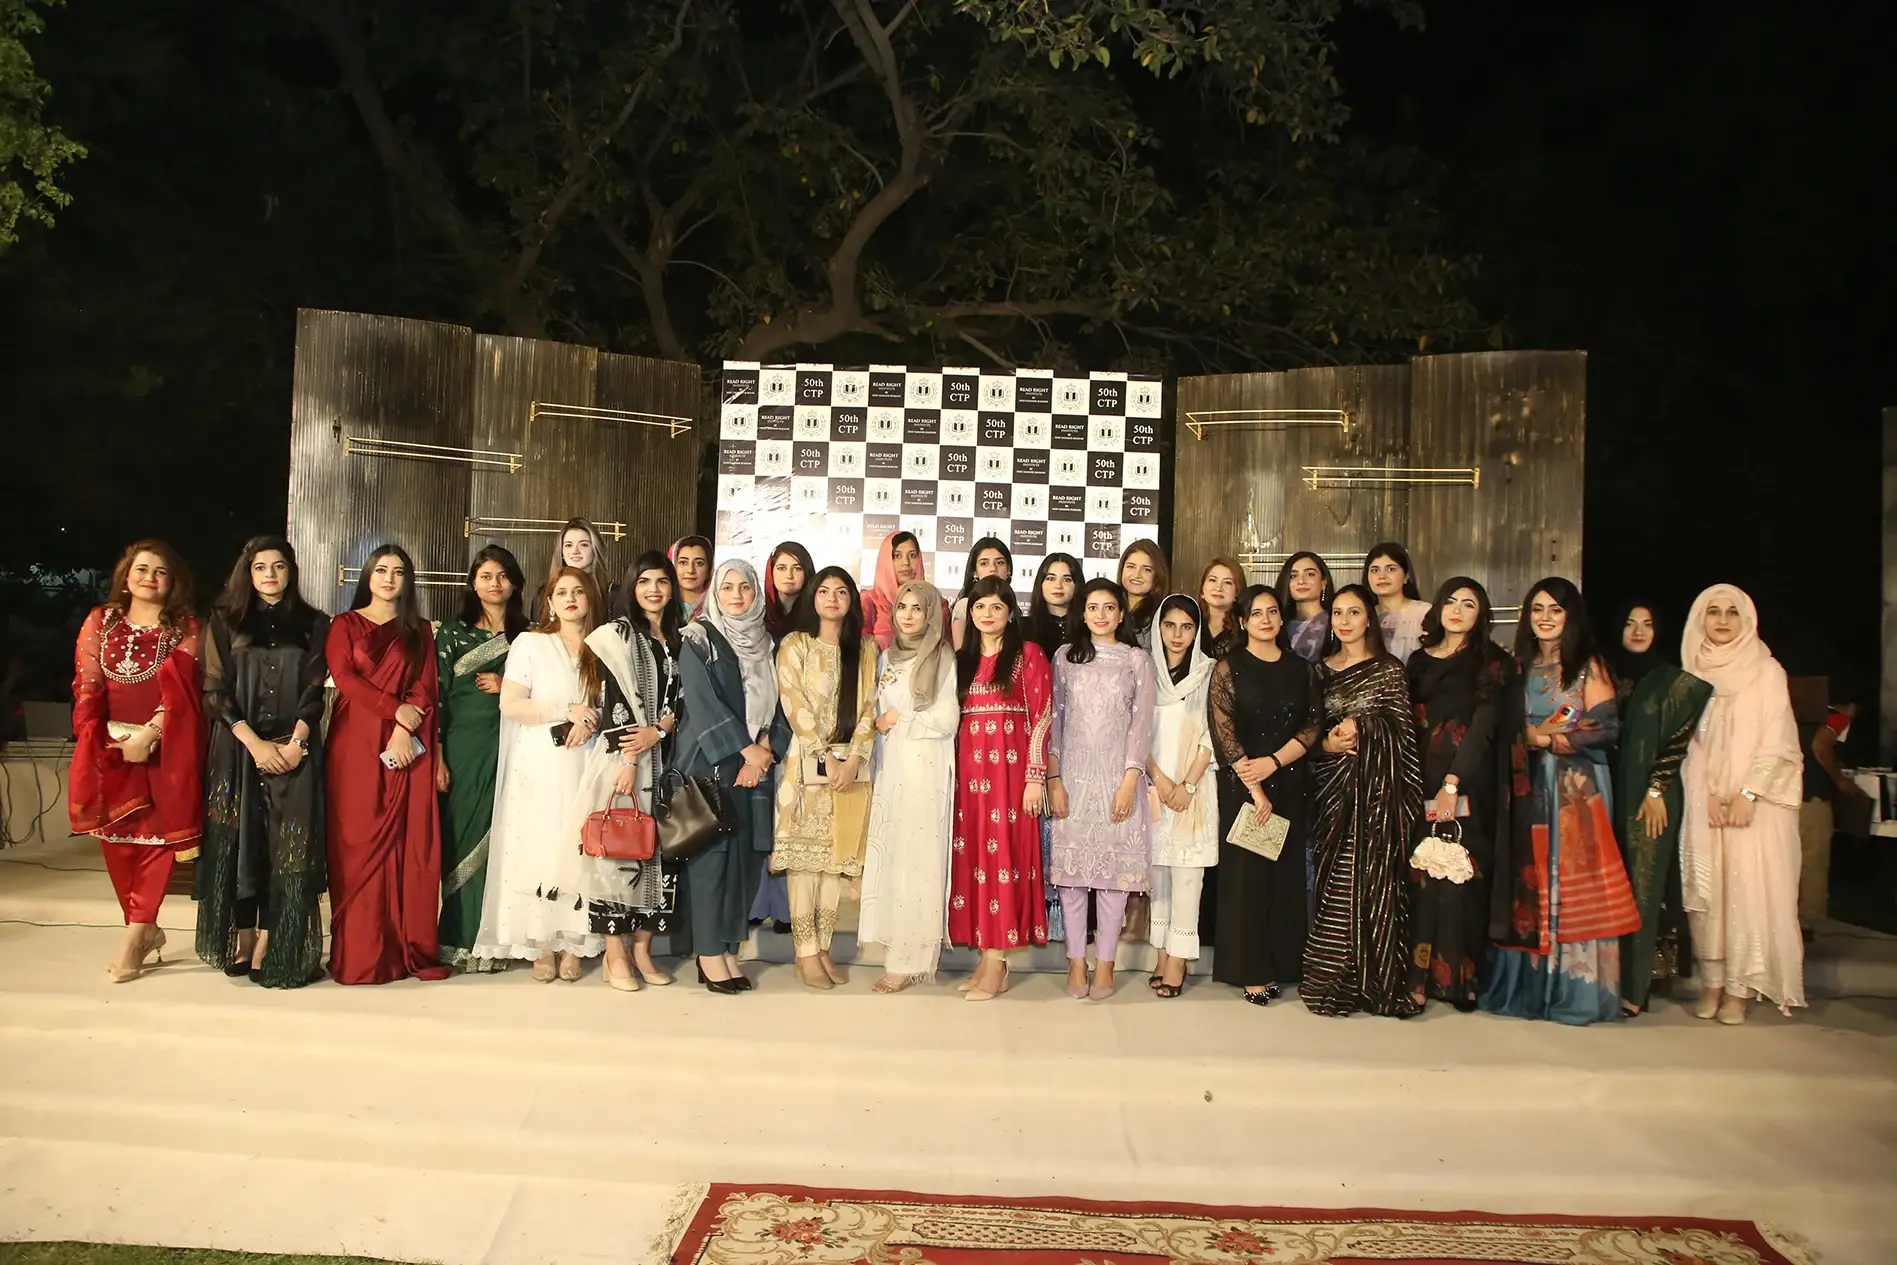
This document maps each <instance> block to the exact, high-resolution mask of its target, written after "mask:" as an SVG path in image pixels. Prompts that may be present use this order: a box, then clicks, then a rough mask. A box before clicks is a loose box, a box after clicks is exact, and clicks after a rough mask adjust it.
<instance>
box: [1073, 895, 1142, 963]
mask: <svg viewBox="0 0 1897 1265" xmlns="http://www.w3.org/2000/svg"><path fill="white" fill-rule="evenodd" d="M1058 890H1059V892H1060V912H1061V919H1062V921H1064V922H1065V923H1066V924H1067V960H1068V961H1070V962H1078V961H1081V960H1082V959H1084V958H1085V957H1086V956H1087V897H1089V896H1092V897H1093V898H1094V913H1095V915H1096V918H1095V920H1094V931H1093V955H1094V960H1095V961H1099V962H1106V963H1111V962H1112V961H1113V955H1114V954H1115V953H1117V952H1119V949H1120V927H1121V925H1122V924H1123V923H1125V922H1126V898H1127V896H1129V895H1130V894H1131V893H1128V892H1110V891H1107V890H1105V889H1104V888H1098V887H1062V888H1059V889H1058Z"/></svg>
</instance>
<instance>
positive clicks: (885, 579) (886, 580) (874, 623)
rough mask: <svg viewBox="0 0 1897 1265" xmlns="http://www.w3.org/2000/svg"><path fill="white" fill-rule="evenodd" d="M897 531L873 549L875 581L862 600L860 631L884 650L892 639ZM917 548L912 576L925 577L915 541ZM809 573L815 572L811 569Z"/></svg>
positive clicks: (918, 547) (894, 608) (884, 538)
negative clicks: (914, 572)
mask: <svg viewBox="0 0 1897 1265" xmlns="http://www.w3.org/2000/svg"><path fill="white" fill-rule="evenodd" d="M911 534H913V533H911ZM899 535H901V533H900V532H893V531H892V532H890V533H889V534H888V535H887V536H884V537H883V543H882V546H881V547H880V548H878V549H877V550H876V585H875V588H874V589H872V590H871V593H872V596H871V598H870V600H868V601H866V602H864V603H863V605H864V607H865V608H866V609H865V611H864V614H865V615H867V616H868V618H867V619H866V620H865V621H864V622H865V624H867V625H868V626H867V627H866V628H864V629H863V631H864V632H865V633H867V634H868V635H869V636H871V637H874V638H875V639H876V644H877V645H878V646H881V647H882V648H883V649H884V650H887V649H889V648H890V646H891V645H892V644H894V642H895V640H896V624H895V615H896V590H897V588H898V587H900V586H899V584H898V582H897V580H896V546H895V540H896V537H897V536H899ZM917 550H918V552H917V557H916V580H917V581H926V580H927V579H928V578H929V575H928V572H927V571H926V570H924V565H923V561H922V557H921V553H920V546H919V545H918V546H917ZM811 574H812V575H815V572H812V573H811ZM914 582H915V581H910V583H914Z"/></svg>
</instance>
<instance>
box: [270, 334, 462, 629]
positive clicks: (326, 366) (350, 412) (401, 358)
mask: <svg viewBox="0 0 1897 1265" xmlns="http://www.w3.org/2000/svg"><path fill="white" fill-rule="evenodd" d="M473 347H474V344H473V335H472V332H471V331H469V330H466V329H462V328H460V327H458V326H454V325H440V324H436V323H433V322H430V321H413V320H405V319H402V318H399V317H391V316H366V315H363V314H361V313H356V312H325V311H312V310H308V309H305V310H303V311H300V312H298V313H297V337H296V367H295V370H294V374H293V378H292V388H291V397H292V398H291V408H290V497H289V531H290V539H291V542H292V543H293V544H295V545H296V547H297V553H298V557H299V560H300V561H301V563H302V568H303V576H304V581H303V583H304V592H305V595H306V596H307V597H308V598H309V599H310V600H311V601H312V602H315V603H316V604H318V605H319V606H322V607H324V608H325V609H328V610H332V611H333V610H339V609H341V608H343V607H344V606H346V605H347V604H348V601H349V597H350V594H351V593H352V592H353V591H354V587H355V585H354V580H353V578H352V579H351V580H350V581H349V582H348V583H346V584H345V583H343V582H341V581H340V580H339V579H338V574H339V569H340V568H344V567H348V568H356V567H359V566H361V565H362V561H363V558H364V556H365V555H366V554H367V553H368V551H369V550H370V549H373V548H374V547H375V546H376V545H378V544H380V543H382V542H383V541H385V540H391V541H394V542H395V543H397V544H399V545H401V546H403V547H404V548H405V549H407V550H408V551H409V553H410V555H411V556H412V557H413V558H414V559H415V565H416V568H417V569H418V570H422V571H428V570H454V569H457V568H460V569H465V566H466V563H465V558H466V551H465V548H464V544H465V542H464V541H463V539H462V534H461V527H462V522H461V520H462V517H463V515H462V514H461V513H459V512H457V511H458V509H459V507H461V506H465V505H466V504H467V500H468V482H469V478H468V476H469V467H468V466H467V465H466V464H464V463H462V462H459V461H444V460H428V459H424V458H423V457H421V456H420V455H407V456H389V455H377V456H369V455H361V454H358V453H356V452H354V451H349V450H351V449H354V448H356V447H359V446H360V445H359V444H358V443H352V442H351V440H352V437H353V438H354V439H356V440H364V439H367V440H384V441H395V442H397V443H410V444H431V445H442V446H446V447H465V446H467V444H468V438H467V422H466V419H467V416H468V409H467V403H468V386H469V382H470V379H471V376H472V375H471V370H472V361H471V357H472V355H473ZM371 446H372V447H373V445H371ZM351 575H352V577H353V571H352V572H351ZM447 592H451V591H444V590H439V589H425V590H424V597H425V598H427V599H430V600H427V601H425V603H424V605H425V606H426V607H427V608H428V609H429V610H430V611H431V612H436V611H438V610H439V608H440V607H441V606H442V605H443V603H442V601H441V600H440V599H441V598H443V597H444V596H445V595H446V593H447Z"/></svg>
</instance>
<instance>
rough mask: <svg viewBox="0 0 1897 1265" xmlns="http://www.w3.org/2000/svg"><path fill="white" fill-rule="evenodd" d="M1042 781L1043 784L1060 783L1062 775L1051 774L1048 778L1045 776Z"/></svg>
mask: <svg viewBox="0 0 1897 1265" xmlns="http://www.w3.org/2000/svg"><path fill="white" fill-rule="evenodd" d="M1041 780H1042V781H1043V782H1058V781H1060V774H1058V773H1049V774H1048V775H1047V776H1045V777H1043V778H1042V779H1041Z"/></svg>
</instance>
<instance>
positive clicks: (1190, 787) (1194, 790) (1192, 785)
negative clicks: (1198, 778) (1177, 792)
mask: <svg viewBox="0 0 1897 1265" xmlns="http://www.w3.org/2000/svg"><path fill="white" fill-rule="evenodd" d="M1179 785H1181V786H1183V787H1185V788H1186V794H1188V795H1197V794H1198V793H1199V784H1198V783H1197V782H1181V783H1179Z"/></svg>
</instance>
